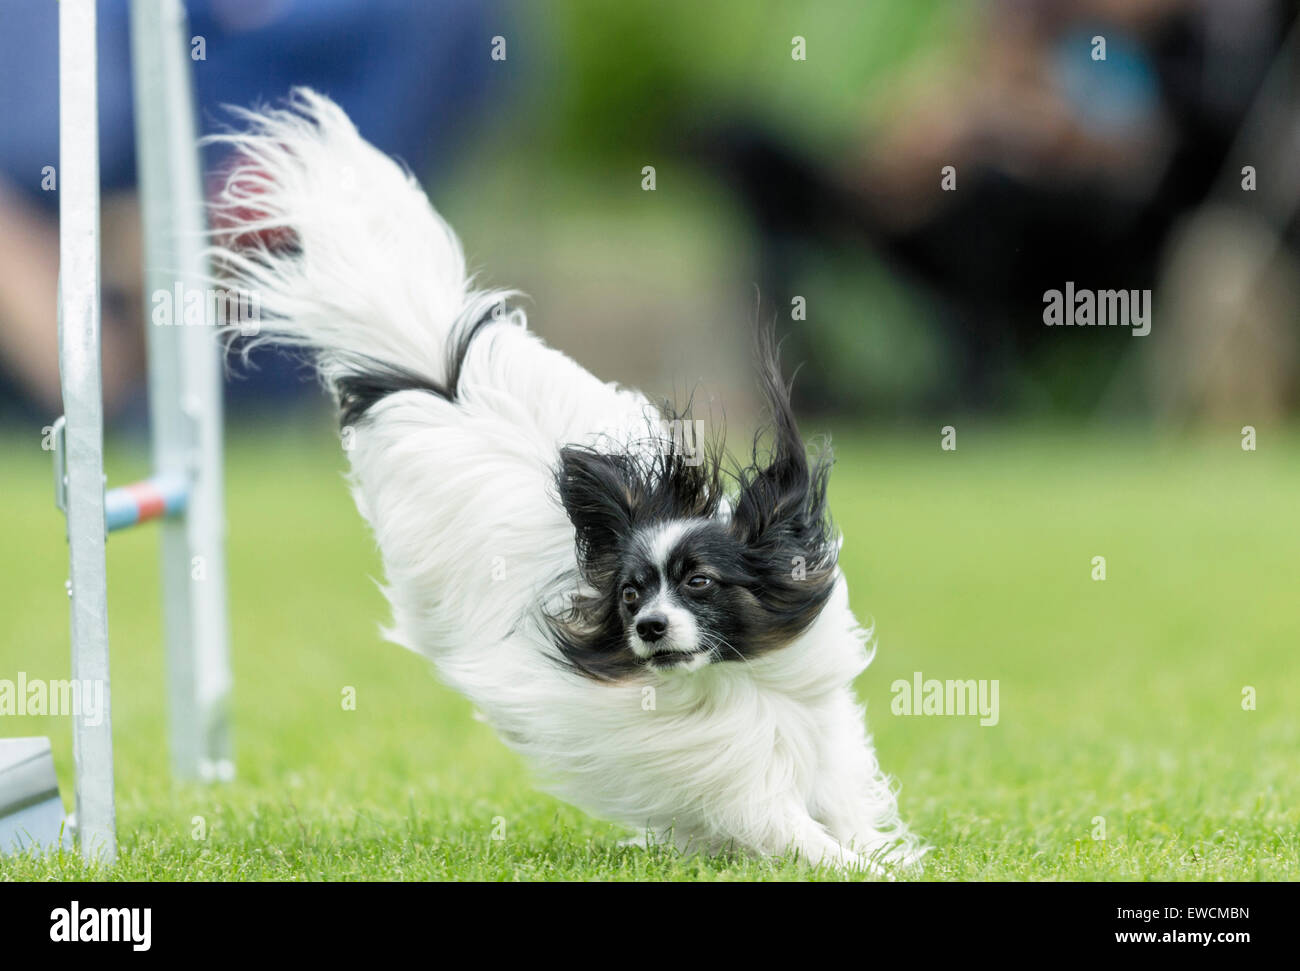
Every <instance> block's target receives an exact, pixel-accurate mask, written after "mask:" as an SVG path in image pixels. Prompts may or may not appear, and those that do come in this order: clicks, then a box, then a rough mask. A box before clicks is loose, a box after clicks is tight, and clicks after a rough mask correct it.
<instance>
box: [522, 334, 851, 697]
mask: <svg viewBox="0 0 1300 971" xmlns="http://www.w3.org/2000/svg"><path fill="white" fill-rule="evenodd" d="M759 383H760V387H761V389H762V391H763V394H764V396H765V398H766V399H767V403H768V407H769V408H770V410H771V414H772V424H771V443H770V445H769V446H768V448H767V449H766V452H765V451H764V449H763V447H762V441H763V436H762V435H761V434H760V435H759V436H758V437H757V438H756V439H755V442H754V449H753V455H752V460H751V463H750V464H749V465H747V466H744V467H742V468H740V469H738V470H736V471H735V472H734V473H733V474H732V476H731V478H734V483H735V487H734V496H733V497H732V509H731V514H730V516H729V517H728V516H726V515H723V514H720V513H721V510H722V502H723V498H724V490H723V486H722V481H723V474H722V457H721V456H722V452H721V448H720V446H714V447H711V448H709V449H707V450H706V452H705V455H704V457H703V461H700V462H697V463H695V464H690V463H688V462H687V457H686V456H684V455H680V454H674V450H673V448H672V443H671V442H668V441H665V440H663V437H662V436H659V438H652V439H651V440H648V441H646V442H642V443H639V446H640V447H638V448H635V449H632V450H629V451H626V452H612V453H611V452H601V451H598V450H596V449H591V448H581V447H576V446H570V447H565V448H562V449H561V450H560V461H559V467H558V469H557V472H556V485H557V490H558V493H559V497H560V502H561V503H562V504H563V506H564V509H565V512H566V513H568V516H569V520H570V521H571V522H572V523H573V526H574V529H575V531H576V537H577V540H576V552H577V561H578V573H579V577H578V579H579V580H580V583H581V588H582V589H581V590H580V592H579V593H577V594H576V595H574V596H573V597H572V598H571V600H570V602H569V604H568V607H567V609H565V610H562V611H559V612H557V613H556V614H552V615H549V616H547V617H546V622H547V626H548V628H549V631H550V635H551V639H552V641H553V642H554V644H555V646H556V648H557V650H558V651H559V652H560V655H561V658H560V660H561V661H562V663H565V664H566V665H568V666H569V667H571V668H572V669H573V670H575V671H578V672H580V673H582V674H584V675H587V676H588V677H591V678H594V679H596V680H600V681H612V680H619V679H622V678H625V677H629V676H631V675H634V674H636V673H637V672H639V671H641V670H643V669H644V668H645V667H646V662H645V661H643V660H642V659H640V658H638V657H637V656H636V655H635V654H634V653H633V652H632V650H631V648H630V647H629V646H628V643H627V631H628V627H629V624H630V622H631V617H632V616H634V614H635V609H636V605H629V604H626V603H624V601H623V597H622V591H623V587H624V586H625V585H626V584H627V582H629V580H635V578H636V577H638V576H639V575H645V574H646V573H647V572H648V571H649V572H655V571H657V569H658V564H654V563H651V562H650V560H649V554H648V551H647V549H646V543H645V542H644V540H645V539H646V537H647V536H648V535H650V534H652V532H653V531H654V530H656V528H658V527H662V526H664V525H666V524H669V523H673V522H681V523H683V524H684V526H685V528H684V529H683V532H682V535H681V536H680V537H678V539H677V541H676V542H675V543H674V545H673V548H672V549H671V550H670V551H669V555H668V557H667V561H666V565H667V577H666V580H667V588H668V589H669V590H670V591H671V593H670V596H671V597H672V599H673V602H674V603H675V604H676V605H677V606H679V607H681V608H683V609H686V610H689V611H690V612H691V613H692V615H693V616H694V618H695V621H696V625H697V628H698V631H699V634H700V639H701V644H702V645H703V646H705V647H707V648H709V649H710V650H711V653H712V655H713V658H714V659H715V660H719V661H727V660H731V661H736V660H749V659H751V658H753V657H755V656H757V655H759V654H762V653H764V652H766V651H770V650H774V649H777V648H780V647H783V646H785V645H787V644H789V643H790V641H792V640H793V639H794V638H796V637H798V636H799V635H800V634H801V633H803V632H804V631H805V630H806V629H807V628H808V627H809V625H811V624H812V623H813V621H815V620H816V619H817V617H818V616H819V615H820V613H821V611H822V608H823V607H824V606H825V605H826V601H827V600H828V599H829V597H830V595H831V591H832V589H833V588H834V583H835V567H836V559H837V548H838V547H837V542H836V534H835V531H834V528H833V526H832V525H831V522H830V519H829V516H828V512H827V508H826V487H827V482H828V477H829V474H830V467H831V456H830V454H829V452H828V451H823V452H822V453H821V454H819V455H818V456H817V458H816V459H815V460H813V461H812V462H811V463H810V462H809V458H808V454H807V449H806V447H805V445H804V442H803V439H802V438H801V437H800V435H799V430H798V426H797V425H796V424H795V420H794V414H793V411H792V410H791V407H790V389H789V386H788V385H787V384H786V383H785V382H784V380H783V379H782V377H781V372H780V367H779V364H778V360H777V350H776V343H775V339H774V338H772V337H771V336H770V334H764V335H763V337H762V338H761V339H760V346H759ZM665 417H666V418H668V419H670V420H671V419H673V418H687V420H689V418H688V416H685V415H677V414H675V413H673V412H672V411H671V409H665ZM696 573H700V574H703V575H705V576H707V577H708V578H709V579H710V581H711V582H710V583H709V584H707V585H705V586H704V587H703V588H701V589H698V590H692V589H690V588H689V587H687V586H686V585H685V584H686V581H688V580H689V579H690V577H691V576H692V575H694V574H696ZM658 582H659V581H658V577H657V572H656V583H658ZM629 607H631V608H632V609H629ZM651 666H654V665H653V664H652V665H651Z"/></svg>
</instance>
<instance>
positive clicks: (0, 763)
mask: <svg viewBox="0 0 1300 971" xmlns="http://www.w3.org/2000/svg"><path fill="white" fill-rule="evenodd" d="M60 847H61V848H63V849H68V850H70V849H72V827H71V826H70V825H68V824H67V820H66V819H65V818H64V815H63V800H62V799H60V798H59V780H58V778H57V777H56V776H55V774H54V756H53V755H52V754H51V752H50V740H49V739H48V738H0V854H14V853H24V852H27V851H28V850H33V849H35V850H42V851H48V850H52V849H56V848H60Z"/></svg>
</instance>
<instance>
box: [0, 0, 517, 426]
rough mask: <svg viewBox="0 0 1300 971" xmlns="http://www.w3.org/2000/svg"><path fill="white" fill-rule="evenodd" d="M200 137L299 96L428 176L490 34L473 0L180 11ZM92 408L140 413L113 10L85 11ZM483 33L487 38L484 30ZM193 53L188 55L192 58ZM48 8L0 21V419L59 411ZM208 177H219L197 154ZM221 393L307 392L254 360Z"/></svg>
mask: <svg viewBox="0 0 1300 971" xmlns="http://www.w3.org/2000/svg"><path fill="white" fill-rule="evenodd" d="M185 8H186V11H187V13H188V15H189V27H190V33H191V35H192V36H193V37H194V38H195V39H196V40H197V39H198V38H201V39H202V44H201V47H200V46H198V45H195V46H193V47H192V49H191V58H192V67H193V78H194V89H195V97H196V101H197V120H198V125H199V128H200V131H201V133H209V132H212V131H215V130H219V129H220V128H221V127H222V126H223V125H224V124H227V123H229V121H230V117H229V115H228V114H227V113H226V112H225V111H223V109H222V106H224V105H234V106H239V107H248V106H251V105H253V104H256V103H259V102H261V103H266V102H273V101H275V100H277V99H279V98H282V97H284V96H285V95H286V94H287V93H288V92H289V89H290V88H291V87H293V86H294V85H309V86H311V87H313V88H316V89H317V90H320V91H323V92H326V93H328V94H329V95H330V96H331V97H333V98H334V99H335V100H336V101H337V102H338V103H339V104H340V105H342V106H343V108H344V109H345V110H346V111H347V112H348V114H349V115H350V116H351V117H352V118H353V120H354V121H355V122H356V124H357V126H358V128H359V129H360V131H361V133H362V135H363V136H364V137H365V138H367V139H368V140H369V141H371V142H373V143H374V144H375V145H377V146H378V147H379V148H380V149H382V150H383V151H385V152H387V153H389V154H392V155H396V156H398V157H399V158H401V159H402V160H403V161H404V162H405V163H406V164H407V165H408V166H409V167H410V168H411V170H412V171H413V172H415V173H416V174H417V175H418V176H421V177H425V176H429V175H434V174H436V173H437V172H439V171H440V169H441V168H442V166H443V164H444V163H445V162H446V160H447V157H448V155H449V153H450V149H451V147H452V146H453V145H455V144H456V141H457V137H458V134H459V133H460V132H462V131H463V130H464V128H465V127H467V122H468V121H469V119H471V118H472V117H473V115H474V112H475V110H476V108H477V107H478V106H479V105H480V104H481V102H482V99H483V97H484V96H485V94H486V90H487V82H488V76H489V65H490V64H491V62H490V61H489V60H488V59H487V58H486V57H485V56H484V55H483V52H484V51H485V50H486V49H487V46H488V44H489V42H490V38H491V35H492V34H493V33H495V32H496V29H498V28H499V25H497V24H496V22H495V21H493V19H492V15H493V13H494V5H493V4H484V3H478V2H475V0H440V2H437V3H412V2H409V0H188V2H186V3H185ZM98 20H99V24H98V49H99V65H98V67H99V105H100V107H99V119H100V120H99V128H100V178H101V191H102V213H101V233H102V237H101V252H102V259H103V266H102V277H103V279H102V301H103V367H104V372H103V373H104V400H105V408H106V413H107V415H108V416H109V417H110V419H111V418H112V417H114V416H125V417H129V418H134V419H140V418H142V416H143V414H144V412H145V411H146V408H145V389H144V385H143V373H144V330H143V327H144V324H143V322H144V314H145V309H144V300H143V295H142V292H141V291H142V284H143V281H142V272H143V270H142V266H141V261H140V260H141V239H140V232H141V231H140V216H139V207H138V205H137V201H136V197H135V190H134V185H135V128H134V112H133V104H132V92H131V66H130V34H129V26H130V24H129V20H130V18H129V3H128V0H100V2H99V4H98ZM490 25H495V26H492V29H489V26H490ZM200 54H201V57H200V56H199V55H200ZM58 90H59V86H58V4H57V3H53V2H43V0H18V2H16V3H6V4H5V6H4V9H2V10H0V118H2V119H3V120H4V124H3V126H0V414H3V413H5V412H9V413H10V414H11V415H19V416H22V417H25V418H34V419H36V420H40V421H47V420H48V419H49V418H50V417H51V416H52V415H55V414H57V413H58V411H59V410H60V393H59V375H58V355H57V330H56V314H57V311H56V293H57V280H58V258H59V252H58V191H57V178H58V174H57V165H58V157H59V156H58V149H59V146H58V124H59V121H58V119H59V113H58ZM204 162H205V169H206V170H207V171H208V172H212V171H214V170H218V169H219V168H220V164H221V162H220V159H219V158H217V157H215V156H214V155H213V153H212V152H209V154H208V157H206V158H205V159H204ZM255 362H256V363H255V366H254V367H253V368H251V369H242V370H241V373H239V374H238V375H236V377H235V378H234V379H233V380H231V381H229V382H228V384H227V398H228V400H229V401H230V403H231V405H232V406H233V408H234V410H235V411H236V412H238V411H239V410H240V409H241V408H244V409H249V408H253V407H255V406H256V405H257V403H259V402H260V403H261V404H262V405H264V406H265V405H275V404H276V403H279V404H280V405H281V406H282V405H283V403H284V399H285V398H286V397H292V396H298V395H301V394H303V392H304V390H305V391H306V392H308V393H314V387H313V386H312V385H310V384H308V383H306V382H305V381H304V378H303V372H302V368H301V367H300V365H299V364H298V363H297V362H296V361H295V360H294V359H292V358H290V357H289V356H287V355H282V354H278V353H275V352H266V353H260V354H258V355H256V356H255Z"/></svg>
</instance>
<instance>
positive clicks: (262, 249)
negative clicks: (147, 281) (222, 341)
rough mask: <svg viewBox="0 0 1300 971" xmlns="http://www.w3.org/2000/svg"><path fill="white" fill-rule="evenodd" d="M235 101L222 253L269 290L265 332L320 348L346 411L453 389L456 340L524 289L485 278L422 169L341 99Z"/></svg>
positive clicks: (301, 96) (219, 220) (216, 207)
mask: <svg viewBox="0 0 1300 971" xmlns="http://www.w3.org/2000/svg"><path fill="white" fill-rule="evenodd" d="M232 110H233V111H234V112H235V114H236V115H237V117H238V118H239V119H240V120H241V121H242V122H243V123H244V124H245V129H244V130H243V131H240V132H235V133H230V134H219V135H214V136H210V137H209V138H208V139H207V140H206V141H208V142H210V143H220V144H225V145H229V146H231V147H232V148H233V149H234V151H233V152H232V160H233V161H232V164H231V167H230V168H229V169H228V171H227V174H226V176H225V181H224V186H223V187H222V188H221V189H220V191H219V194H218V195H217V197H216V199H215V202H214V203H213V213H212V222H213V226H214V237H215V245H214V246H213V247H212V250H211V252H212V255H213V257H214V262H215V264H216V265H217V267H218V268H219V271H220V274H221V275H222V277H223V282H224V283H225V284H226V285H230V284H234V285H235V286H237V287H239V288H241V289H242V290H245V291H246V292H248V293H249V294H250V295H251V297H252V298H255V299H256V300H257V301H258V304H259V305H260V309H261V314H262V320H261V322H260V326H259V333H260V335H261V337H262V338H266V339H273V340H275V341H277V342H280V343H287V344H293V345H298V346H302V347H305V348H309V349H310V350H311V351H313V352H314V355H315V359H316V364H317V367H318V369H319V371H320V374H321V377H322V379H323V380H324V381H325V383H326V385H327V386H328V387H329V388H330V389H331V390H332V391H333V393H334V395H335V397H336V400H338V402H339V404H340V406H341V408H342V410H343V419H344V422H345V423H346V422H347V419H348V417H349V414H350V413H352V412H355V413H357V414H359V413H360V412H364V410H365V408H366V407H367V406H368V404H369V403H370V402H371V401H372V400H373V399H374V398H376V397H379V396H382V395H383V394H384V393H386V392H389V391H393V390H400V388H402V387H420V388H423V389H425V390H429V391H434V392H436V393H439V394H441V395H443V396H444V397H453V396H454V394H455V386H454V385H455V379H456V373H455V372H456V369H457V367H456V358H457V353H456V345H457V344H458V343H461V342H462V341H467V339H468V334H467V331H469V330H470V329H471V328H472V327H473V324H474V323H475V322H476V321H477V320H479V319H481V318H483V317H485V316H486V315H487V314H490V313H491V312H492V309H493V308H494V307H500V306H503V304H504V300H505V299H506V298H507V297H509V296H510V294H509V293H508V292H505V291H495V292H493V291H478V292H476V291H474V290H473V289H472V286H471V281H470V280H469V278H468V276H467V274H466V271H465V258H464V255H463V253H462V251H461V246H460V242H459V240H458V239H457V238H456V235H455V233H454V232H452V230H451V227H449V226H448V225H447V223H446V222H444V221H443V219H442V218H441V217H440V216H439V215H438V214H437V213H436V212H435V211H434V209H433V207H432V206H431V205H430V204H429V201H428V199H427V198H426V197H425V195H424V192H423V190H422V189H421V188H420V186H419V184H418V183H417V182H416V180H415V178H414V177H413V176H412V175H411V173H410V172H408V171H406V170H405V169H403V168H402V167H401V166H400V165H398V163H396V162H394V161H393V160H392V159H390V158H388V157H387V156H385V155H384V154H383V153H381V152H380V151H378V150H377V149H375V148H374V147H373V146H371V145H370V144H369V143H367V142H366V141H365V140H363V139H362V137H361V136H360V135H359V134H358V133H357V130H356V128H355V126H353V124H352V122H351V121H350V120H349V119H348V117H347V115H346V114H344V112H343V110H342V109H341V108H339V106H338V105H336V104H335V103H334V102H333V101H331V100H330V99H329V98H327V97H325V96H323V95H321V94H318V93H316V92H314V91H311V90H309V89H307V88H295V89H294V90H293V92H292V94H291V96H290V98H289V99H288V102H287V104H286V105H285V106H284V107H281V108H276V109H263V110H257V111H247V110H242V109H232ZM458 331H459V332H460V339H459V340H458V339H457V334H458Z"/></svg>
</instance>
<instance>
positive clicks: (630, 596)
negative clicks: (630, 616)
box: [623, 583, 637, 604]
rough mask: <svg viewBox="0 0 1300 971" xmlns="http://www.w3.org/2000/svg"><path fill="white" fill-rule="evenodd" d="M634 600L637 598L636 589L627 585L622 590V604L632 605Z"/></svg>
mask: <svg viewBox="0 0 1300 971" xmlns="http://www.w3.org/2000/svg"><path fill="white" fill-rule="evenodd" d="M636 598H637V592H636V587H634V586H632V584H630V583H629V584H628V585H627V586H625V587H624V588H623V603H625V604H634V603H636Z"/></svg>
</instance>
